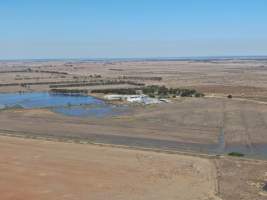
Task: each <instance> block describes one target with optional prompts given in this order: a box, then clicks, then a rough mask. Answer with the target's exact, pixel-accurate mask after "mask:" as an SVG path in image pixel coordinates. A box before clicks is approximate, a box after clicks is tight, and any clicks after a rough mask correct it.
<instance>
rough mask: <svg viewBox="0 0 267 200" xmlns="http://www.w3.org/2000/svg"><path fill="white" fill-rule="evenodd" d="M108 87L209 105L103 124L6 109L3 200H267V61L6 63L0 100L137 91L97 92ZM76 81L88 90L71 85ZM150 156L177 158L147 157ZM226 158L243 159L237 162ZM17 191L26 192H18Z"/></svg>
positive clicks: (139, 113) (136, 108)
mask: <svg viewBox="0 0 267 200" xmlns="http://www.w3.org/2000/svg"><path fill="white" fill-rule="evenodd" d="M105 81H108V82H114V81H115V82H116V81H130V82H134V83H138V84H139V83H142V84H145V85H151V84H156V85H166V86H168V87H180V88H194V89H196V90H198V91H200V92H203V93H205V97H204V98H176V99H172V102H171V103H168V104H159V105H149V106H140V105H129V109H128V110H127V112H126V113H124V114H123V115H121V116H116V117H105V118H79V117H68V116H63V115H60V114H56V113H54V112H51V111H50V110H48V109H6V110H1V111H0V135H2V136H1V137H0V144H1V145H0V155H1V165H0V168H1V169H0V170H1V172H0V192H1V194H3V195H4V196H3V198H4V199H8V200H9V199H10V200H11V199H12V200H13V199H22V200H24V199H36V198H37V199H55V198H53V197H56V199H79V200H80V199H88V195H89V198H90V199H107V198H108V199H157V198H158V199H201V200H209V199H223V200H237V199H247V200H251V199H259V200H261V199H265V198H266V193H264V192H263V190H262V187H263V186H264V181H265V182H266V181H267V176H266V169H267V165H266V162H265V161H263V160H266V159H267V137H266V133H267V131H266V129H267V61H266V60H208V61H6V62H4V61H2V62H0V92H1V93H9V92H33V91H49V90H50V89H51V87H55V86H57V87H60V85H66V84H67V86H64V88H67V89H87V90H88V91H89V94H90V91H91V90H93V89H105V88H129V87H136V86H135V85H133V84H131V83H130V84H129V83H128V82H127V83H122V82H118V83H115V84H114V83H112V84H105V85H101V84H99V83H101V82H102V83H103V82H105ZM77 83H78V84H80V83H83V84H84V83H86V84H87V85H83V86H77V85H74V86H68V84H77ZM90 84H93V85H90ZM229 94H231V95H233V98H232V99H228V98H227V96H228V95H229ZM7 136H12V137H7ZM13 136H16V137H20V139H18V138H16V137H13ZM22 138H28V139H27V140H26V139H22ZM33 139H34V140H33ZM47 140H53V142H51V141H50V142H48V141H47ZM55 141H61V142H55ZM77 143H84V144H83V145H81V144H77ZM93 144H94V145H93ZM95 144H105V145H108V144H112V145H115V146H117V145H123V146H125V147H132V148H133V147H134V148H137V149H139V150H133V149H132V150H127V149H120V148H115V147H110V146H104V147H103V146H96V145H95ZM147 148H148V149H150V150H153V151H156V150H157V151H163V150H165V151H172V152H175V154H174V155H170V154H167V153H166V152H165V153H159V152H153V151H152V152H150V151H149V152H147V151H142V150H141V149H147ZM182 152H186V153H189V154H190V155H194V156H188V155H187V156H185V155H181V153H182ZM229 152H241V153H244V154H245V156H246V158H244V159H239V158H231V157H229V156H227V153H229ZM217 154H220V155H221V156H217V157H216V156H215V155H217ZM203 155H205V156H204V157H203ZM210 156H211V158H210ZM247 158H249V159H251V160H247ZM25 182H27V183H28V184H25ZM140 183H141V184H140ZM17 185H20V186H21V189H17V190H14V187H17ZM14 191H16V193H14ZM12 195H13V196H12ZM109 197H112V198H109Z"/></svg>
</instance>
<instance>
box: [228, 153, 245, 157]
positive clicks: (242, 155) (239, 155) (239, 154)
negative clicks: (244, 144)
mask: <svg viewBox="0 0 267 200" xmlns="http://www.w3.org/2000/svg"><path fill="white" fill-rule="evenodd" d="M228 155H229V156H235V157H244V156H245V155H244V154H242V153H239V152H231V153H228Z"/></svg>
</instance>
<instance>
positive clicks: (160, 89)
mask: <svg viewBox="0 0 267 200" xmlns="http://www.w3.org/2000/svg"><path fill="white" fill-rule="evenodd" d="M139 90H141V91H142V93H143V94H145V95H148V96H150V97H170V96H171V97H173V96H175V97H176V96H181V97H203V96H204V94H202V93H200V92H197V91H196V90H194V89H180V88H167V87H166V86H157V85H151V86H146V87H143V88H123V89H100V90H92V91H91V92H92V93H103V94H122V95H135V94H138V93H139V92H138V91H139Z"/></svg>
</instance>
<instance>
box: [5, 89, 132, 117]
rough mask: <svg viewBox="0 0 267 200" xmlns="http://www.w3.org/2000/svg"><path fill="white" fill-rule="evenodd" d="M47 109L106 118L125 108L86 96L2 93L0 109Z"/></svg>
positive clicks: (121, 111) (120, 112)
mask: <svg viewBox="0 0 267 200" xmlns="http://www.w3.org/2000/svg"><path fill="white" fill-rule="evenodd" d="M8 108H24V109H35V108H48V109H50V110H52V111H53V112H56V113H60V114H63V115H67V116H76V117H106V116H116V115H120V114H122V113H123V112H125V111H126V109H127V107H126V106H114V105H110V104H107V103H105V102H104V101H102V100H100V99H97V98H94V97H92V96H86V95H69V94H52V93H48V92H33V93H2V94H0V109H8Z"/></svg>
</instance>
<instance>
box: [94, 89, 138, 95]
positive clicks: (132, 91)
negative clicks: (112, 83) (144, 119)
mask: <svg viewBox="0 0 267 200" xmlns="http://www.w3.org/2000/svg"><path fill="white" fill-rule="evenodd" d="M138 89H139V88H114V89H100V90H92V91H91V93H102V94H121V95H135V94H137V90H138Z"/></svg>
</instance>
